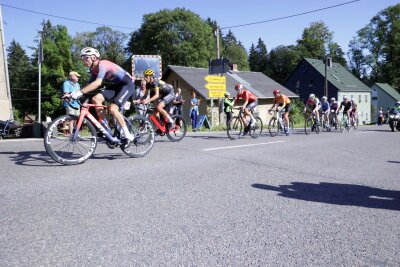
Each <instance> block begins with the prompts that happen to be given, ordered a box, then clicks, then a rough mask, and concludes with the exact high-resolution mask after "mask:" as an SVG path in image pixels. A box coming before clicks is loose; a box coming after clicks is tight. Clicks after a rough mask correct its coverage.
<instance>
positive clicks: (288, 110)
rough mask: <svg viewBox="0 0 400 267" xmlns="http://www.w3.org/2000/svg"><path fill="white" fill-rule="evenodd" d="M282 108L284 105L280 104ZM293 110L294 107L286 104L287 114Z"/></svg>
mask: <svg viewBox="0 0 400 267" xmlns="http://www.w3.org/2000/svg"><path fill="white" fill-rule="evenodd" d="M279 106H280V107H282V106H283V104H279ZM291 110H292V105H290V104H286V106H285V112H290V111H291Z"/></svg>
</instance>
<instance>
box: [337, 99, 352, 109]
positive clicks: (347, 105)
mask: <svg viewBox="0 0 400 267" xmlns="http://www.w3.org/2000/svg"><path fill="white" fill-rule="evenodd" d="M342 107H344V109H343V112H347V111H349V110H350V109H351V102H350V101H348V102H347V103H345V102H344V101H342V102H341V103H340V107H339V110H340V109H342Z"/></svg>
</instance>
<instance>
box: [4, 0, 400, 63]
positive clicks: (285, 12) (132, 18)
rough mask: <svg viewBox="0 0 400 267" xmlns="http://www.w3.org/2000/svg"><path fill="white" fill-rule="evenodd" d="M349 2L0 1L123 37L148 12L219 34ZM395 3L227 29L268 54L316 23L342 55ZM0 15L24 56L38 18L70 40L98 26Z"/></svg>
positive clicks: (382, 0)
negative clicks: (207, 23)
mask: <svg viewBox="0 0 400 267" xmlns="http://www.w3.org/2000/svg"><path fill="white" fill-rule="evenodd" d="M349 1H350V0H330V1H327V0H302V1H298V0H280V1H270V0H252V1H239V0H229V1H227V0H219V1H208V0H203V1H200V0H185V1H184V0H168V1H167V0H151V1H135V0H116V1H115V2H112V1H104V0H98V1H85V0H80V1H77V0H69V1H55V0H29V1H27V0H0V3H2V4H4V5H10V6H15V7H19V8H23V9H27V10H33V11H37V12H41V13H47V14H52V15H55V16H61V17H67V18H72V19H77V20H84V21H91V22H97V23H104V24H108V25H117V26H124V27H129V28H132V29H123V28H114V29H115V30H119V31H122V32H125V33H131V32H132V31H133V30H134V29H137V28H139V27H140V25H141V23H142V18H143V15H144V14H147V13H154V12H157V11H159V10H160V9H164V8H167V9H174V8H176V7H184V8H186V9H189V10H191V11H193V12H195V13H196V14H198V15H199V16H200V17H201V18H203V19H207V18H208V17H209V18H211V19H213V20H216V21H217V22H218V23H219V25H220V27H222V28H224V27H228V28H226V29H224V30H223V33H227V32H228V29H229V27H230V26H234V25H239V24H246V23H251V22H258V21H264V20H269V19H274V18H279V17H283V16H289V15H293V14H298V13H302V12H307V11H310V10H315V9H320V8H324V7H328V6H332V5H337V4H341V3H344V2H349ZM114 3H115V4H114ZM397 3H399V1H394V0H360V1H358V2H354V3H351V4H348V5H344V6H340V7H336V8H332V9H328V10H324V11H320V12H316V13H311V14H307V15H302V16H298V17H294V18H289V19H284V20H278V21H274V22H268V23H261V24H256V25H252V26H246V27H232V28H230V29H231V31H232V32H233V33H234V34H235V36H236V38H237V39H238V40H240V41H241V42H242V43H243V44H244V46H245V48H246V49H247V50H248V49H249V48H250V46H251V44H252V43H254V44H256V43H257V41H258V38H261V39H262V40H263V41H264V42H265V44H266V45H267V49H268V51H269V50H271V49H272V48H274V47H276V46H278V45H291V44H295V43H296V40H297V39H299V38H300V37H301V34H302V32H303V30H304V28H306V27H309V25H310V23H311V22H315V21H320V20H322V21H324V22H325V24H326V25H327V26H328V28H329V29H330V30H331V31H333V32H334V39H333V40H334V41H335V42H337V43H339V45H340V46H341V47H342V49H343V50H344V51H347V50H348V44H349V41H350V40H351V39H352V37H354V36H355V35H356V32H357V31H358V30H359V29H361V28H362V27H363V26H365V25H366V24H368V23H369V21H370V19H371V18H372V17H373V16H374V15H376V14H377V13H378V12H379V11H381V10H382V9H385V8H386V7H388V6H391V5H395V4H397ZM2 13H3V24H4V35H5V40H6V45H7V46H8V45H9V43H10V42H11V41H12V40H13V39H15V40H16V41H17V42H18V43H20V44H21V45H22V46H23V48H24V49H25V50H26V52H27V53H28V55H30V54H31V53H32V51H31V50H30V49H29V48H28V46H33V45H35V43H34V42H33V40H34V39H35V38H36V37H37V32H38V30H39V29H40V28H41V26H40V24H41V22H42V21H43V19H45V20H47V19H50V21H51V22H52V24H53V25H56V24H62V25H65V26H67V28H68V31H69V34H70V35H71V36H75V34H76V33H77V32H84V31H95V29H96V27H99V25H93V24H86V23H81V22H75V21H70V20H64V19H59V18H54V17H47V16H44V15H38V14H33V13H29V12H25V11H21V10H17V9H13V8H9V7H5V6H3V7H2Z"/></svg>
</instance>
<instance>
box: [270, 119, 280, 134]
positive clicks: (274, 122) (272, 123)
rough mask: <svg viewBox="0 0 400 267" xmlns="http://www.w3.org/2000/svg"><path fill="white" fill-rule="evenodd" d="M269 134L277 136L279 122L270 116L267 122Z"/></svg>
mask: <svg viewBox="0 0 400 267" xmlns="http://www.w3.org/2000/svg"><path fill="white" fill-rule="evenodd" d="M268 131H269V135H271V136H272V137H274V136H277V135H278V132H279V123H278V121H277V120H276V118H271V119H270V120H269V123H268Z"/></svg>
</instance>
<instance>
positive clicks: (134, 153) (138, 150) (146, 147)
mask: <svg viewBox="0 0 400 267" xmlns="http://www.w3.org/2000/svg"><path fill="white" fill-rule="evenodd" d="M126 124H127V127H128V129H129V132H130V133H131V134H133V136H134V137H135V139H134V140H133V141H132V142H130V143H129V145H127V146H122V147H121V150H122V151H123V152H124V153H125V154H126V155H128V156H129V157H131V158H140V157H144V156H146V155H147V153H149V152H150V150H151V149H152V148H153V146H154V140H155V134H154V129H153V126H152V123H151V122H150V120H149V119H147V118H146V117H144V116H140V115H134V116H132V117H129V118H128V119H126Z"/></svg>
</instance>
